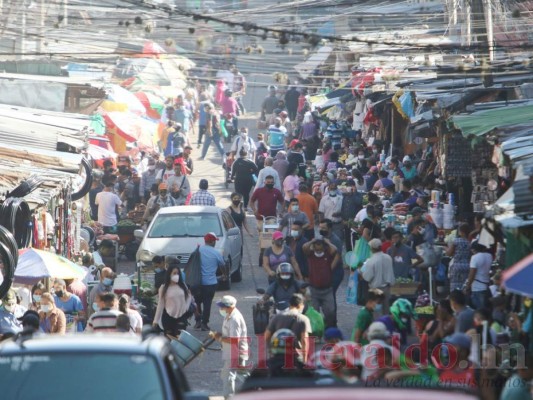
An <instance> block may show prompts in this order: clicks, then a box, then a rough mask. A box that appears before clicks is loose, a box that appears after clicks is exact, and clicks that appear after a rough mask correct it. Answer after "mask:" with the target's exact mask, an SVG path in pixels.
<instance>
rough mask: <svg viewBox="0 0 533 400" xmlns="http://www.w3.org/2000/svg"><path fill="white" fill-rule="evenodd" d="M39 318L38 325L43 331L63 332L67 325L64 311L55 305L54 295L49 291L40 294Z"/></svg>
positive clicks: (60, 333)
mask: <svg viewBox="0 0 533 400" xmlns="http://www.w3.org/2000/svg"><path fill="white" fill-rule="evenodd" d="M39 319H40V322H39V325H40V327H41V329H42V331H43V332H44V333H56V334H58V335H64V334H65V332H66V327H67V321H66V318H65V313H64V312H63V311H61V310H60V309H59V308H57V307H56V305H55V301H54V297H53V296H52V295H51V294H50V293H43V294H42V295H41V300H40V308H39Z"/></svg>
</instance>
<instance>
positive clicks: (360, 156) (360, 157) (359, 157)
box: [357, 154, 365, 160]
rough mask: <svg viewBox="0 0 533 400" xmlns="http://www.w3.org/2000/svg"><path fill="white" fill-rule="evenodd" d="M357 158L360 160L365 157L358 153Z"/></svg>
mask: <svg viewBox="0 0 533 400" xmlns="http://www.w3.org/2000/svg"><path fill="white" fill-rule="evenodd" d="M357 158H358V159H360V160H364V159H365V156H364V155H362V154H359V155H358V156H357Z"/></svg>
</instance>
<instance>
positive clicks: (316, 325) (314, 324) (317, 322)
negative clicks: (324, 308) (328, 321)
mask: <svg viewBox="0 0 533 400" xmlns="http://www.w3.org/2000/svg"><path fill="white" fill-rule="evenodd" d="M305 316H306V317H307V318H309V321H310V322H311V331H312V332H311V336H315V337H318V338H321V337H322V336H324V328H325V325H324V318H323V317H322V314H320V313H319V312H318V311H317V310H315V309H314V308H313V306H312V305H308V307H307V310H306V311H305Z"/></svg>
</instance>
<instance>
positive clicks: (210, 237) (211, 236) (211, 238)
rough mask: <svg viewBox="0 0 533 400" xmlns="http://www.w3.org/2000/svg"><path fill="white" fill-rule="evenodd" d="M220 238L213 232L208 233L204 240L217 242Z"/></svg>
mask: <svg viewBox="0 0 533 400" xmlns="http://www.w3.org/2000/svg"><path fill="white" fill-rule="evenodd" d="M217 240H218V236H217V235H215V234H214V233H213V232H209V233H206V235H205V236H204V242H215V241H217Z"/></svg>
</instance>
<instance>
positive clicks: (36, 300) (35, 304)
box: [29, 282, 46, 312]
mask: <svg viewBox="0 0 533 400" xmlns="http://www.w3.org/2000/svg"><path fill="white" fill-rule="evenodd" d="M44 292H46V287H45V286H44V285H43V284H42V283H41V282H37V283H36V284H35V285H33V287H32V288H31V303H30V306H29V309H30V310H33V311H37V312H38V311H39V309H40V308H41V297H42V295H43V293H44Z"/></svg>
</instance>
